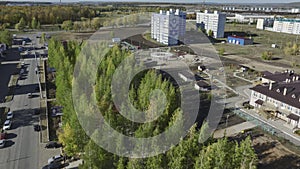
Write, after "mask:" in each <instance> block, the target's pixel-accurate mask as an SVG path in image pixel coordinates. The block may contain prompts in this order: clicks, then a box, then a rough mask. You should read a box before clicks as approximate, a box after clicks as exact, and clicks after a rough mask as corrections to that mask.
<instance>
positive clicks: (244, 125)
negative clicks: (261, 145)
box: [213, 121, 256, 138]
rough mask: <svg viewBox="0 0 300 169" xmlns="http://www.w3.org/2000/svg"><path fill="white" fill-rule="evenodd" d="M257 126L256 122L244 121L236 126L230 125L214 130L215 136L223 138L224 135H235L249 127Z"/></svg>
mask: <svg viewBox="0 0 300 169" xmlns="http://www.w3.org/2000/svg"><path fill="white" fill-rule="evenodd" d="M254 127H256V124H254V123H252V122H250V121H246V122H244V123H240V124H237V125H234V126H230V127H227V128H225V129H220V130H217V131H215V132H214V136H213V137H214V138H222V137H224V136H227V137H229V136H235V135H237V134H239V133H241V132H242V131H245V130H248V129H252V128H254Z"/></svg>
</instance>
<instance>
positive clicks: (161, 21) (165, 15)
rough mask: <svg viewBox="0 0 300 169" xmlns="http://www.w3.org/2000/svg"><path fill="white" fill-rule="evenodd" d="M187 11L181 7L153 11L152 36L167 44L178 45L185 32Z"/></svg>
mask: <svg viewBox="0 0 300 169" xmlns="http://www.w3.org/2000/svg"><path fill="white" fill-rule="evenodd" d="M185 25H186V13H185V12H182V11H180V10H179V9H176V10H173V9H170V10H169V11H162V10H161V11H160V13H153V14H152V17H151V38H153V39H155V40H156V41H158V42H160V43H162V44H165V45H177V44H178V40H179V38H180V37H182V36H184V34H185Z"/></svg>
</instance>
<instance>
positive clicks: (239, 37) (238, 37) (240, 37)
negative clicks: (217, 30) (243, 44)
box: [228, 35, 251, 40]
mask: <svg viewBox="0 0 300 169" xmlns="http://www.w3.org/2000/svg"><path fill="white" fill-rule="evenodd" d="M228 38H237V39H245V40H251V39H250V38H246V37H242V36H235V35H233V36H228Z"/></svg>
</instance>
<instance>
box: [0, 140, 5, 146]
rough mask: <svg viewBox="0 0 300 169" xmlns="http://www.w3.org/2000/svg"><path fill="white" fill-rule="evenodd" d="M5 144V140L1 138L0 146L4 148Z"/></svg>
mask: <svg viewBox="0 0 300 169" xmlns="http://www.w3.org/2000/svg"><path fill="white" fill-rule="evenodd" d="M4 146H5V140H0V148H3V147H4Z"/></svg>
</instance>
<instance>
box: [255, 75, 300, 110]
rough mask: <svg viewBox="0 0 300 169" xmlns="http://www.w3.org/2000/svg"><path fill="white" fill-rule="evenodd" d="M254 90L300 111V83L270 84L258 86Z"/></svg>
mask: <svg viewBox="0 0 300 169" xmlns="http://www.w3.org/2000/svg"><path fill="white" fill-rule="evenodd" d="M250 90H254V91H256V92H259V93H261V94H264V95H266V96H268V97H271V98H273V99H276V100H278V101H281V102H283V103H286V104H288V105H291V106H293V107H296V108H298V109H300V81H295V82H290V83H286V82H279V83H270V84H269V85H257V86H255V87H253V88H250Z"/></svg>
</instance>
